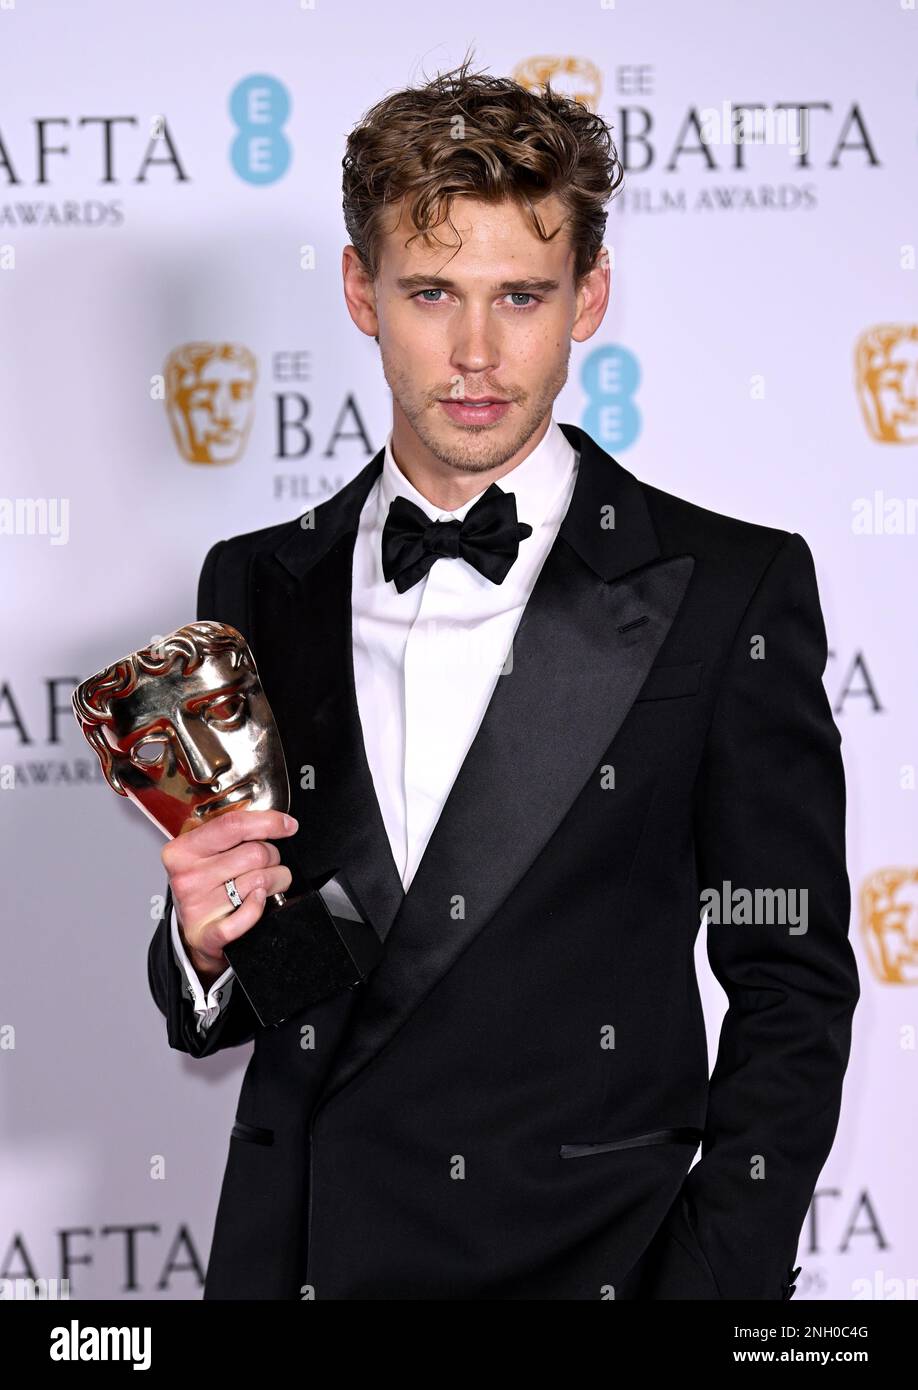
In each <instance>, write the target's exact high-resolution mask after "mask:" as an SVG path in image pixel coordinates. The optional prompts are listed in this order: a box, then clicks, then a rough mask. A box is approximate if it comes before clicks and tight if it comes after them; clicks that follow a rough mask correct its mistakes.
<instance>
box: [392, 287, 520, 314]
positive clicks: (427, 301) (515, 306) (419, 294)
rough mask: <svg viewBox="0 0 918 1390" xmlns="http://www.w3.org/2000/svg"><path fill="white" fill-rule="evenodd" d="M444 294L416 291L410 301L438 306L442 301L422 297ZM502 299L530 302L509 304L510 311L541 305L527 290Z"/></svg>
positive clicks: (514, 291)
mask: <svg viewBox="0 0 918 1390" xmlns="http://www.w3.org/2000/svg"><path fill="white" fill-rule="evenodd" d="M444 293H445V291H444V290H442V289H429V290H418V291H417V293H416V294H413V295H412V296H411V298H412V299H420V300H421V301H422V303H424V304H440V303H442V300H439V299H423V298H422V296H424V295H428V294H444ZM504 298H505V299H528V300H529V301H530V302H529V303H528V304H511V305H510V308H511V309H514V310H520V311H523V310H526V309H532V308H533V307H534V306H535V305H536V304H541V303H542V301H541V299H540V298H539V297H538V295H535V294H530V293H529V291H528V290H525V291H524V290H511V291H510V293H509V294H506V295H505V296H504Z"/></svg>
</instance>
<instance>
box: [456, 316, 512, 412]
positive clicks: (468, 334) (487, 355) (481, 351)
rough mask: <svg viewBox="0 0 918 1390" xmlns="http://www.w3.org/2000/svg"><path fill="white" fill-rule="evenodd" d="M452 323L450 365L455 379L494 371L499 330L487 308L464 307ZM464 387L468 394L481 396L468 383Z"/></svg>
mask: <svg viewBox="0 0 918 1390" xmlns="http://www.w3.org/2000/svg"><path fill="white" fill-rule="evenodd" d="M453 322H454V324H455V338H454V341H453V349H452V354H451V356H450V364H451V366H452V368H453V370H454V371H455V373H456V375H457V376H458V375H462V377H463V378H465V377H474V376H476V375H480V374H481V373H482V372H490V371H493V370H494V369H495V368H497V367H498V366H499V365H500V349H499V345H498V327H497V325H496V324H495V323H494V321H493V319H492V316H491V313H490V311H489V309H487V308H486V307H484V306H480V305H474V304H466V305H464V306H463V308H462V309H461V310H460V312H459V314H458V315H457V316H456V318H455V319H454V320H453ZM465 384H466V390H467V394H468V395H470V396H474V395H476V394H480V393H479V392H478V388H477V387H473V386H472V385H471V383H470V382H468V381H466V383H465Z"/></svg>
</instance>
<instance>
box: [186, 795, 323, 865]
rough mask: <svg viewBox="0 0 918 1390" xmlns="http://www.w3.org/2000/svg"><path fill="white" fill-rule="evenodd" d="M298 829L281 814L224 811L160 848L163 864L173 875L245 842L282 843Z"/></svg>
mask: <svg viewBox="0 0 918 1390" xmlns="http://www.w3.org/2000/svg"><path fill="white" fill-rule="evenodd" d="M298 829H299V825H298V822H297V820H296V818H295V817H294V816H288V815H287V814H286V813H285V812H283V811H246V810H242V811H227V812H225V814H223V815H219V816H214V817H213V818H212V819H211V820H209V821H205V822H204V824H203V825H197V826H195V828H194V830H186V831H185V833H184V834H183V835H177V836H176V837H175V839H174V840H170V841H169V843H168V844H167V845H165V846H164V848H163V851H162V861H163V863H164V864H165V865H166V868H167V869H169V871H170V872H172V871H173V870H174V869H180V868H184V867H186V866H187V865H189V864H191V863H193V862H195V861H197V860H198V859H203V858H207V857H208V856H211V855H215V854H221V853H222V852H223V851H224V850H228V849H232V848H233V846H234V845H239V844H243V843H244V842H245V841H247V840H280V839H285V838H286V837H287V836H289V835H295V834H296V832H297V830H298Z"/></svg>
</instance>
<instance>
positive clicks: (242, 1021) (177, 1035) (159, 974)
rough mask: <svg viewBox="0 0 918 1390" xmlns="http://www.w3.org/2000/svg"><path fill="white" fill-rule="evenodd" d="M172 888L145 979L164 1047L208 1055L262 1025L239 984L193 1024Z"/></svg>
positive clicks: (206, 604) (202, 604)
mask: <svg viewBox="0 0 918 1390" xmlns="http://www.w3.org/2000/svg"><path fill="white" fill-rule="evenodd" d="M225 544H226V542H225V541H217V543H216V545H214V546H212V547H211V549H210V550H209V551H208V553H207V556H206V558H205V560H204V565H203V568H202V570H201V577H200V580H199V582H198V604H197V616H198V620H199V621H201V620H204V619H217V620H219V613H218V611H217V601H218V600H217V597H216V590H217V585H216V565H217V560H218V558H219V556H220V552H221V550H222V548H223V546H224V545H225ZM171 914H172V889H171V887H167V890H166V902H165V907H164V910H163V915H162V918H161V919H160V921H159V924H158V926H157V928H156V931H155V932H154V934H153V939H152V941H151V942H150V947H149V951H148V953H147V979H148V982H149V986H150V992H151V994H152V995H153V999H154V1001H155V1003H156V1006H157V1008H158V1009H159V1011H160V1013H162V1014H163V1016H164V1017H165V1020H166V1035H167V1037H168V1040H169V1046H170V1047H174V1048H177V1049H178V1050H179V1051H180V1052H187V1053H189V1054H190V1055H191V1056H192V1057H207V1056H209V1055H210V1054H211V1053H212V1052H218V1051H219V1050H220V1049H221V1048H224V1047H237V1046H239V1045H240V1044H241V1043H245V1042H250V1041H251V1040H252V1038H254V1036H255V1034H256V1032H257V1031H258V1030H259V1029H260V1028H261V1024H260V1023H259V1021H258V1019H257V1017H256V1016H255V1013H254V1012H253V1010H252V1007H251V1005H250V1004H249V1002H248V1000H247V999H246V997H245V995H244V993H243V992H242V990H241V989H239V988H234V989H233V990H232V991H231V993H230V996H229V998H228V999H227V1001H226V1003H225V1005H224V1007H223V1008H222V1009H221V1011H220V1013H219V1014H218V1016H217V1017H216V1018H215V1019H214V1021H213V1022H212V1023H211V1024H210V1025H209V1026H208V1027H207V1028H206V1029H201V1028H199V1027H198V1015H197V1014H196V1013H195V1009H194V1005H193V1002H192V1000H191V998H190V996H189V991H188V986H187V984H186V981H185V977H184V975H183V973H182V970H181V967H180V966H179V964H178V961H177V960H176V959H175V953H174V951H173V949H172V933H171V921H170V919H171Z"/></svg>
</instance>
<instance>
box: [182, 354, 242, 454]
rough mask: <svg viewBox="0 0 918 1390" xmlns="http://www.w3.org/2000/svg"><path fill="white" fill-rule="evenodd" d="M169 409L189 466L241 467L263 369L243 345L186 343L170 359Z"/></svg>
mask: <svg viewBox="0 0 918 1390" xmlns="http://www.w3.org/2000/svg"><path fill="white" fill-rule="evenodd" d="M164 375H165V379H166V410H167V412H168V414H169V423H170V425H171V426H172V434H173V436H174V438H175V442H176V444H177V445H178V449H179V452H180V453H181V455H182V458H184V459H186V460H187V461H188V463H235V462H236V460H237V459H238V458H240V457H241V456H242V453H243V450H244V449H245V445H246V441H247V439H248V437H249V430H250V429H251V427H252V415H253V413H254V409H255V383H256V382H257V380H258V367H257V364H256V361H255V357H254V355H253V354H252V353H251V352H249V349H248V348H247V347H242V346H241V345H240V344H238V343H185V344H183V345H182V347H178V348H176V349H175V350H174V351H173V352H170V354H169V356H168V357H167V358H166V366H165V373H164Z"/></svg>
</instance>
